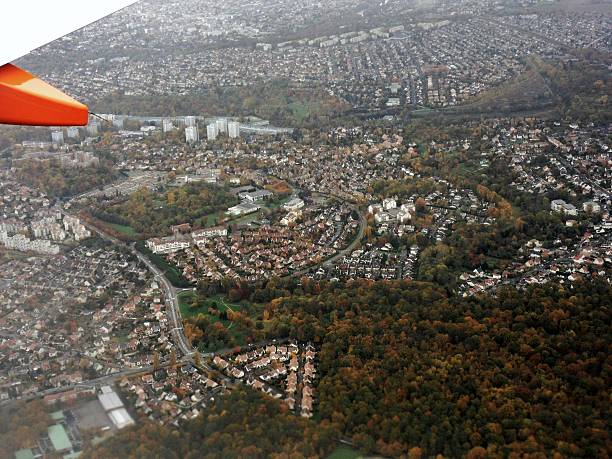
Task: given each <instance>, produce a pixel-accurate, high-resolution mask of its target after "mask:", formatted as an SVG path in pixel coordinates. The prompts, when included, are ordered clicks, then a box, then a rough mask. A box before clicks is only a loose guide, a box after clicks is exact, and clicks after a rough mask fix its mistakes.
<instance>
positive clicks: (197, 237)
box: [191, 226, 227, 243]
mask: <svg viewBox="0 0 612 459" xmlns="http://www.w3.org/2000/svg"><path fill="white" fill-rule="evenodd" d="M223 236H227V228H226V227H224V226H213V227H211V228H204V229H200V230H196V231H194V232H192V233H191V238H192V239H193V240H194V241H195V242H196V243H197V242H198V241H201V240H206V239H211V238H213V237H223Z"/></svg>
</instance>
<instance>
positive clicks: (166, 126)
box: [162, 120, 195, 132]
mask: <svg viewBox="0 0 612 459" xmlns="http://www.w3.org/2000/svg"><path fill="white" fill-rule="evenodd" d="M194 126H195V125H194ZM173 129H174V124H172V121H171V120H164V121H163V122H162V131H163V132H170V131H172V130H173Z"/></svg>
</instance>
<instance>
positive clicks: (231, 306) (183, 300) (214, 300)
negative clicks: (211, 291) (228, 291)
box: [178, 291, 246, 351]
mask: <svg viewBox="0 0 612 459" xmlns="http://www.w3.org/2000/svg"><path fill="white" fill-rule="evenodd" d="M194 294H195V293H194V292H192V291H185V292H181V293H179V295H178V300H179V309H180V311H181V317H182V318H183V320H184V319H189V318H191V317H194V316H197V315H198V314H203V315H204V316H206V318H207V319H208V320H209V321H210V323H213V324H214V323H216V322H220V323H221V324H222V325H223V326H224V327H225V328H226V329H227V330H228V331H229V333H230V335H231V336H233V338H234V339H235V340H236V342H237V343H238V344H239V345H243V344H244V343H245V338H246V337H245V330H244V329H243V327H241V326H239V325H237V324H234V322H232V321H231V320H222V319H220V318H219V316H217V315H215V314H209V312H208V308H209V307H212V306H214V305H215V304H216V309H218V310H219V311H221V312H223V311H240V310H242V305H241V304H238V303H229V302H228V301H227V298H226V297H225V296H223V295H215V296H212V297H209V298H207V299H206V301H205V302H204V304H203V305H202V306H200V307H199V308H196V309H193V308H191V307H190V303H191V299H192V298H193V295H194ZM200 350H202V351H214V350H215V349H208V348H201V349H200Z"/></svg>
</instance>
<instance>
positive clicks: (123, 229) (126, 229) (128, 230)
mask: <svg viewBox="0 0 612 459" xmlns="http://www.w3.org/2000/svg"><path fill="white" fill-rule="evenodd" d="M104 224H105V225H107V226H108V227H109V228H112V229H114V230H115V231H118V232H119V233H121V234H124V235H126V236H129V237H134V238H135V237H138V233H137V232H136V231H135V230H134V228H132V227H131V226H126V225H119V224H117V223H108V222H104Z"/></svg>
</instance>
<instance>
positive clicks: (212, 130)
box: [206, 123, 219, 140]
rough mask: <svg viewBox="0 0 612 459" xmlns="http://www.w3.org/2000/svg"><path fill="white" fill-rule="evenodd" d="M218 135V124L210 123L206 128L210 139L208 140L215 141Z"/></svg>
mask: <svg viewBox="0 0 612 459" xmlns="http://www.w3.org/2000/svg"><path fill="white" fill-rule="evenodd" d="M218 134H219V130H218V129H217V124H216V123H210V124H209V125H208V126H206V136H207V137H208V140H215V139H216V138H217V135H218Z"/></svg>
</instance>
